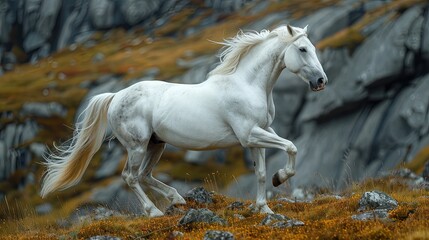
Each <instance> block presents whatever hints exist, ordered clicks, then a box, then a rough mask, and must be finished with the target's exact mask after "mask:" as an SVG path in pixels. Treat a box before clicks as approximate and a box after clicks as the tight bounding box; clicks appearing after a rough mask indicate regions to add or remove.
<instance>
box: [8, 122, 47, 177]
mask: <svg viewBox="0 0 429 240" xmlns="http://www.w3.org/2000/svg"><path fill="white" fill-rule="evenodd" d="M38 131H39V127H38V125H37V124H36V123H35V122H34V121H33V120H26V121H25V122H24V123H20V124H15V123H10V124H7V125H5V126H1V128H0V180H5V179H7V178H8V177H9V176H10V175H12V173H14V172H15V171H16V170H18V169H23V168H27V167H28V166H29V164H30V162H31V159H32V156H31V151H30V149H29V147H21V146H20V145H21V144H23V143H28V141H30V140H32V139H33V138H34V137H35V136H36V134H37V133H38Z"/></svg>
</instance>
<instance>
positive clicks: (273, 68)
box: [234, 38, 286, 94]
mask: <svg viewBox="0 0 429 240" xmlns="http://www.w3.org/2000/svg"><path fill="white" fill-rule="evenodd" d="M285 45H286V44H285V43H280V42H278V39H277V38H273V39H269V40H266V41H264V42H262V43H260V44H258V45H256V46H254V47H253V48H251V49H250V50H249V52H248V53H247V54H246V55H245V56H244V57H242V59H241V60H240V63H239V65H238V67H237V69H236V71H235V73H234V74H236V75H237V76H238V77H237V78H238V80H239V81H245V82H246V84H250V85H252V86H255V87H260V88H262V89H265V90H266V92H267V94H268V93H269V92H271V91H272V89H273V87H274V84H275V82H276V80H277V78H278V77H279V75H280V73H281V71H282V70H283V69H284V64H283V55H284V51H283V50H284V49H285Z"/></svg>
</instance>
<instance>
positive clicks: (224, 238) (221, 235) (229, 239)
mask: <svg viewBox="0 0 429 240" xmlns="http://www.w3.org/2000/svg"><path fill="white" fill-rule="evenodd" d="M203 239H204V240H233V239H234V235H232V233H230V232H226V231H217V230H209V231H207V232H206V234H204V238H203Z"/></svg>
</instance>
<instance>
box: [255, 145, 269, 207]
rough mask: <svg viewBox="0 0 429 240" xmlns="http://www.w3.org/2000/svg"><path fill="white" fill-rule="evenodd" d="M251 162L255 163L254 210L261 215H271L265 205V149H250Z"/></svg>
mask: <svg viewBox="0 0 429 240" xmlns="http://www.w3.org/2000/svg"><path fill="white" fill-rule="evenodd" d="M250 151H251V153H252V157H253V160H254V161H255V174H256V179H257V181H258V183H257V184H258V188H257V193H256V209H257V210H258V211H259V212H261V213H273V211H272V210H271V209H270V208H269V207H268V205H267V197H266V189H265V180H266V167H265V149H264V148H250Z"/></svg>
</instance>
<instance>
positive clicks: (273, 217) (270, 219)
mask: <svg viewBox="0 0 429 240" xmlns="http://www.w3.org/2000/svg"><path fill="white" fill-rule="evenodd" d="M287 220H290V218H289V217H286V216H284V215H281V214H268V215H267V216H266V217H265V218H264V219H263V220H262V222H261V223H260V225H268V226H271V225H273V224H274V223H276V222H279V221H287Z"/></svg>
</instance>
